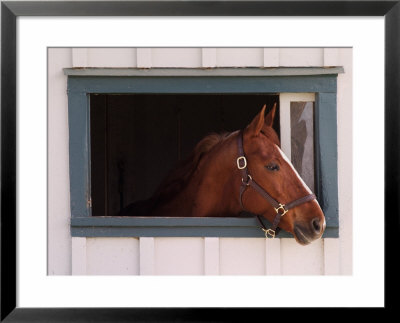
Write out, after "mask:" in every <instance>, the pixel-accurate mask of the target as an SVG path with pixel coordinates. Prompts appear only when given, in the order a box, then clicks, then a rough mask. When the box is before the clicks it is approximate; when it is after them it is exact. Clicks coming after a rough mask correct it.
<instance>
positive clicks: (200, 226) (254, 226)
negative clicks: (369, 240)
mask: <svg viewBox="0 0 400 323" xmlns="http://www.w3.org/2000/svg"><path fill="white" fill-rule="evenodd" d="M264 223H265V224H266V226H267V227H268V226H270V224H269V223H268V222H267V221H264ZM338 233H339V230H338V228H337V227H327V228H326V230H325V233H324V235H323V238H337V237H338V236H339V235H338ZM71 235H72V236H73V237H237V238H239V237H241V238H263V237H265V235H264V232H263V231H262V230H261V229H260V227H259V224H258V222H257V220H256V218H247V217H238V218H178V217H107V216H104V217H73V218H71ZM278 238H293V236H292V235H291V234H289V233H287V232H285V231H283V230H282V231H281V232H280V233H279V235H278Z"/></svg>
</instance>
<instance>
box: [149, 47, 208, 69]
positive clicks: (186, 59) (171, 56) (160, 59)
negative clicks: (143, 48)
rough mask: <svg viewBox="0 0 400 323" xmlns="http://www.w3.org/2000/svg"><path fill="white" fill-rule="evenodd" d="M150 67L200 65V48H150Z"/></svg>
mask: <svg viewBox="0 0 400 323" xmlns="http://www.w3.org/2000/svg"><path fill="white" fill-rule="evenodd" d="M151 62H152V67H201V66H202V51H201V48H152V49H151Z"/></svg>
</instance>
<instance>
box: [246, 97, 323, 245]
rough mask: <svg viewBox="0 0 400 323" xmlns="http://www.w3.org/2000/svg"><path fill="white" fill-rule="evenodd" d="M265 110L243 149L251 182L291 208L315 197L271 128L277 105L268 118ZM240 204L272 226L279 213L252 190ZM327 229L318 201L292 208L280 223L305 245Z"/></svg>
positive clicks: (249, 130)
mask: <svg viewBox="0 0 400 323" xmlns="http://www.w3.org/2000/svg"><path fill="white" fill-rule="evenodd" d="M265 109H266V106H265V105H264V107H263V108H262V110H261V112H260V113H259V114H258V115H257V116H256V117H255V118H254V119H253V121H252V122H251V123H250V124H249V125H248V126H247V127H246V129H245V130H244V131H243V149H244V154H245V156H246V162H247V169H248V174H251V180H254V181H255V182H256V183H257V185H258V186H259V187H261V188H262V190H264V191H265V192H268V193H267V195H268V194H269V195H270V196H271V197H272V198H273V199H274V200H276V201H277V202H279V203H280V204H281V205H290V204H291V203H292V202H293V201H297V200H299V199H301V198H302V197H307V196H313V195H312V192H311V190H310V189H309V188H308V186H307V185H306V184H305V182H304V181H303V180H302V178H301V177H300V175H299V174H298V172H297V171H296V169H295V168H294V167H293V165H292V163H291V162H290V160H289V159H288V158H287V156H286V155H285V153H284V152H283V151H282V150H281V148H280V142H279V138H278V135H277V134H276V132H275V131H274V130H273V128H272V123H273V120H274V116H275V110H276V105H274V107H273V108H272V110H271V111H270V112H269V113H268V114H267V116H265ZM249 179H250V177H249ZM242 180H243V179H242ZM241 203H242V204H243V207H244V208H245V209H246V210H248V211H250V212H251V213H254V214H260V215H262V216H263V217H265V218H266V219H267V220H269V221H270V222H271V223H272V222H273V221H274V219H275V216H276V215H277V213H278V215H279V212H280V211H277V210H276V208H275V209H274V206H273V205H271V203H270V202H269V201H268V200H267V199H266V198H265V197H263V196H262V194H259V193H258V192H257V191H256V190H255V189H252V188H248V189H246V190H245V191H244V192H243V195H242V196H241ZM292 205H293V203H292ZM325 226H326V223H325V216H324V213H323V211H322V209H321V207H320V205H319V204H318V201H317V200H316V199H315V198H312V199H306V201H305V202H304V203H301V204H300V203H299V204H298V205H296V206H294V207H292V208H291V209H290V210H288V211H287V212H285V214H284V215H282V216H281V219H280V222H279V227H280V228H282V229H284V230H286V231H288V232H290V233H292V234H293V236H294V237H295V239H296V241H297V242H298V243H300V244H302V245H306V244H309V243H310V242H312V241H313V240H315V239H318V238H320V237H321V236H322V234H323V232H324V230H325Z"/></svg>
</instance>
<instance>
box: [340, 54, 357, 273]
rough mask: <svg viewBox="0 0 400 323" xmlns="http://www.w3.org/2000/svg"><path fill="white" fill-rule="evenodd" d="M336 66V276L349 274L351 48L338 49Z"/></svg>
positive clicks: (351, 256) (350, 252)
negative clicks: (338, 72)
mask: <svg viewBox="0 0 400 323" xmlns="http://www.w3.org/2000/svg"><path fill="white" fill-rule="evenodd" d="M339 56H340V65H343V67H344V70H345V73H344V74H341V75H339V76H338V84H337V86H338V88H337V91H338V92H337V93H338V94H337V107H338V111H337V124H338V128H337V131H338V134H337V136H338V138H337V140H338V192H339V222H340V228H339V236H340V245H339V248H340V274H341V275H351V274H352V272H353V180H352V179H353V138H352V137H353V134H352V129H353V70H352V65H353V56H352V49H351V48H340V50H339Z"/></svg>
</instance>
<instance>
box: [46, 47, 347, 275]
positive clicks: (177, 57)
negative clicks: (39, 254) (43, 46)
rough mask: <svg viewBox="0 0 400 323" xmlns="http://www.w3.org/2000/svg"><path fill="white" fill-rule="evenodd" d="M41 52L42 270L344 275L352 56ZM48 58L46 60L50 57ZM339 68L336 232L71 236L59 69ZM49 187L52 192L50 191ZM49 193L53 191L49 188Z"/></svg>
mask: <svg viewBox="0 0 400 323" xmlns="http://www.w3.org/2000/svg"><path fill="white" fill-rule="evenodd" d="M49 51H50V55H49V58H50V59H49V89H50V91H49V93H50V94H49V113H48V116H49V120H48V122H49V160H48V161H49V177H48V178H49V240H48V241H49V261H48V271H49V274H76V275H85V274H133V275H137V274H141V275H154V274H156V275H169V274H175V275H190V274H192V275H218V274H221V275H224V274H225V275H241V274H246V275H323V274H325V275H338V274H341V275H350V274H351V273H352V180H351V178H352V158H351V156H352V140H351V138H350V137H349V133H351V129H352V54H351V49H345V48H340V49H337V48H329V49H323V48H305V49H302V48H281V49H279V48H265V49H263V48H246V49H245V48H218V49H215V48H203V49H202V48H186V49H179V48H168V49H167V48H137V49H135V48H130V49H124V48H112V49H103V48H90V49H85V48H76V49H68V48H67V49H62V48H57V49H50V50H49ZM52 57H54V59H52ZM71 65H72V66H73V67H139V68H140V67H141V68H151V67H227V66H238V67H239V66H240V67H263V66H264V67H278V66H285V67H287V66H293V67H294V66H343V67H344V70H345V73H344V74H340V75H339V76H338V97H337V107H338V125H339V128H338V168H339V169H338V177H339V178H338V186H339V222H340V232H339V235H340V238H338V239H322V240H319V241H316V242H314V243H312V244H311V245H309V246H306V247H302V246H300V245H298V244H297V243H296V242H295V241H294V240H293V239H275V240H273V241H271V240H265V239H257V238H72V240H71V237H70V235H69V179H68V174H69V169H68V167H69V166H68V131H67V130H68V120H67V95H66V76H64V75H63V72H62V68H63V67H71ZM52 192H54V193H52ZM55 193H56V194H55Z"/></svg>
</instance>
